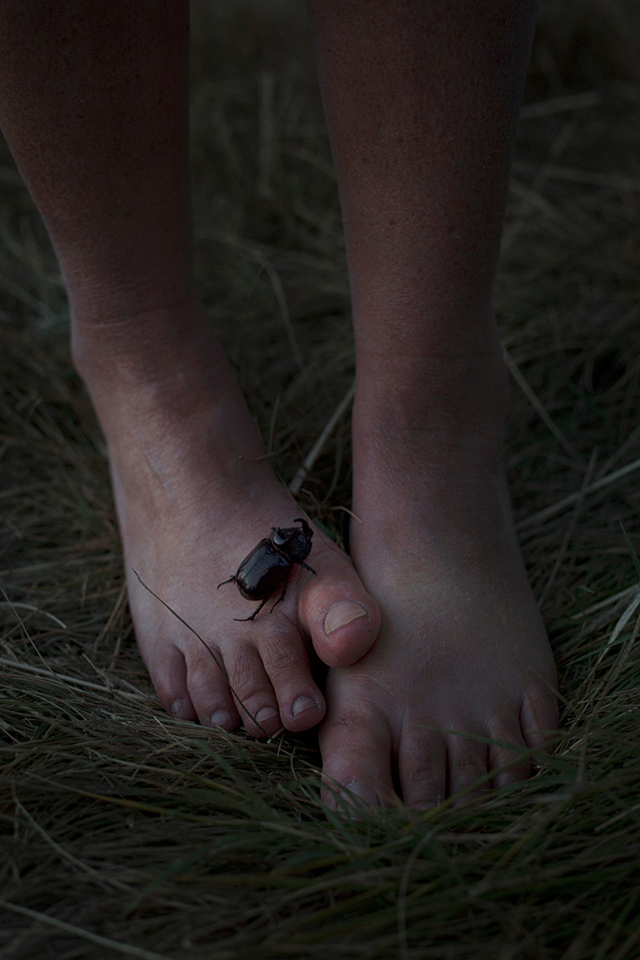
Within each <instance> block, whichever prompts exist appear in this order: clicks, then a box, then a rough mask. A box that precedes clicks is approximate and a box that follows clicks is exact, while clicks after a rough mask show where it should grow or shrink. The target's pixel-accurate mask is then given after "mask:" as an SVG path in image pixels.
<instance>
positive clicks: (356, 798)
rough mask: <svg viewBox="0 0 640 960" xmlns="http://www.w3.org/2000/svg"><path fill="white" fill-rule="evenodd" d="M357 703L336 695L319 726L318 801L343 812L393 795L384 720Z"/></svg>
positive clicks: (383, 801)
mask: <svg viewBox="0 0 640 960" xmlns="http://www.w3.org/2000/svg"><path fill="white" fill-rule="evenodd" d="M353 692H354V694H355V693H356V691H353ZM357 701H358V697H357V696H354V697H353V700H352V701H350V700H347V699H345V698H342V697H341V696H340V694H338V696H337V697H335V698H334V699H333V703H332V709H331V712H330V715H329V717H328V718H327V719H326V720H325V721H324V723H323V724H322V725H321V727H320V749H321V751H322V761H323V763H322V779H323V799H324V801H325V803H327V805H328V806H330V807H332V808H333V809H342V810H343V811H345V812H352V808H355V810H356V811H357V809H358V808H359V807H361V806H363V805H364V806H385V805H387V804H389V803H390V802H392V801H393V798H394V796H395V791H394V788H393V779H392V775H391V748H392V746H391V729H390V726H389V722H388V720H387V718H386V716H385V715H384V714H383V713H382V712H381V711H380V710H378V709H377V708H376V707H375V705H374V704H373V703H371V702H369V704H367V705H364V703H363V701H360V702H359V703H358V702H357ZM356 704H357V705H356ZM396 799H397V798H396Z"/></svg>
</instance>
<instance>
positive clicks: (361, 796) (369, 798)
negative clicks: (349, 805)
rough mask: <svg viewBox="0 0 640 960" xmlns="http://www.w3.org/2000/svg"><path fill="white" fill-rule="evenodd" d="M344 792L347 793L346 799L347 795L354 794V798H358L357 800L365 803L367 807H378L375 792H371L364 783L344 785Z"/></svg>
mask: <svg viewBox="0 0 640 960" xmlns="http://www.w3.org/2000/svg"><path fill="white" fill-rule="evenodd" d="M345 791H346V792H347V799H348V794H349V793H352V794H354V796H356V797H357V798H358V800H362V802H363V803H366V804H368V805H369V806H372V807H379V806H380V797H379V796H378V794H377V793H376V792H375V790H372V788H371V787H369V786H367V784H366V783H357V782H356V783H346V784H345ZM343 796H344V794H343Z"/></svg>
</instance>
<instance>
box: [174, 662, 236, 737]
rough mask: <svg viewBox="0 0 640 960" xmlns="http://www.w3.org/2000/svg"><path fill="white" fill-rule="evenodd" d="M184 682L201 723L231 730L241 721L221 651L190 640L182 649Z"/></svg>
mask: <svg viewBox="0 0 640 960" xmlns="http://www.w3.org/2000/svg"><path fill="white" fill-rule="evenodd" d="M185 659H186V663H187V686H188V688H189V695H190V697H191V701H192V703H193V705H194V707H195V710H196V713H197V714H198V720H199V721H200V723H201V724H202V725H203V726H204V727H212V726H218V727H224V729H225V730H234V729H235V728H236V727H237V726H238V724H239V723H240V717H239V714H238V711H237V709H236V707H235V705H234V702H233V695H232V693H231V691H230V689H229V683H228V681H227V678H226V676H225V673H224V665H223V662H222V654H221V653H220V651H219V650H216V649H214V648H210V649H206V650H205V649H204V647H203V646H202V645H200V644H198V645H197V646H194V645H193V644H191V643H189V646H188V648H187V650H186V651H185Z"/></svg>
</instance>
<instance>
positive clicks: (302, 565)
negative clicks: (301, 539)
mask: <svg viewBox="0 0 640 960" xmlns="http://www.w3.org/2000/svg"><path fill="white" fill-rule="evenodd" d="M295 563H299V564H300V566H301V567H304V568H305V570H308V571H309V573H313V574H315V576H316V577H317V576H318V574H317V572H316V571H315V570H314V569H313V567H310V566H309V564H308V563H303V562H302V560H296V561H295Z"/></svg>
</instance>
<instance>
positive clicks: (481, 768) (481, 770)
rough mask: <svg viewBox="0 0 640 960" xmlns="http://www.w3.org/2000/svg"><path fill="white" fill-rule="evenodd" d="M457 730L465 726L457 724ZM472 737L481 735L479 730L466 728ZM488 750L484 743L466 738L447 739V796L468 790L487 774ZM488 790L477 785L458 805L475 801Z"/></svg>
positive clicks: (463, 728)
mask: <svg viewBox="0 0 640 960" xmlns="http://www.w3.org/2000/svg"><path fill="white" fill-rule="evenodd" d="M457 729H458V730H460V731H461V732H462V731H463V730H465V725H462V724H458V725H457ZM465 732H467V733H469V734H472V735H478V734H480V735H482V734H481V731H480V730H477V729H474V728H473V726H468V725H467V729H466V731H465ZM488 754H489V749H488V747H487V745H486V744H485V743H482V742H480V741H478V740H472V739H469V738H468V737H466V736H456V735H455V734H453V735H450V736H449V737H448V738H447V756H448V767H449V771H448V772H449V795H450V796H452V797H453V796H455V795H456V794H457V793H460V791H461V790H468V788H469V787H471V786H472V785H473V784H474V783H475V782H476V781H477V780H478V779H479V778H480V777H483V776H485V774H486V773H487V763H488ZM488 790H489V784H488V783H483V784H478V786H476V787H475V788H474V789H472V790H468V793H465V795H464V797H461V798H460V803H465V802H468V801H469V800H472V799H476V798H478V797H480V796H482V794H484V793H486V792H487V791H488Z"/></svg>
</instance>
